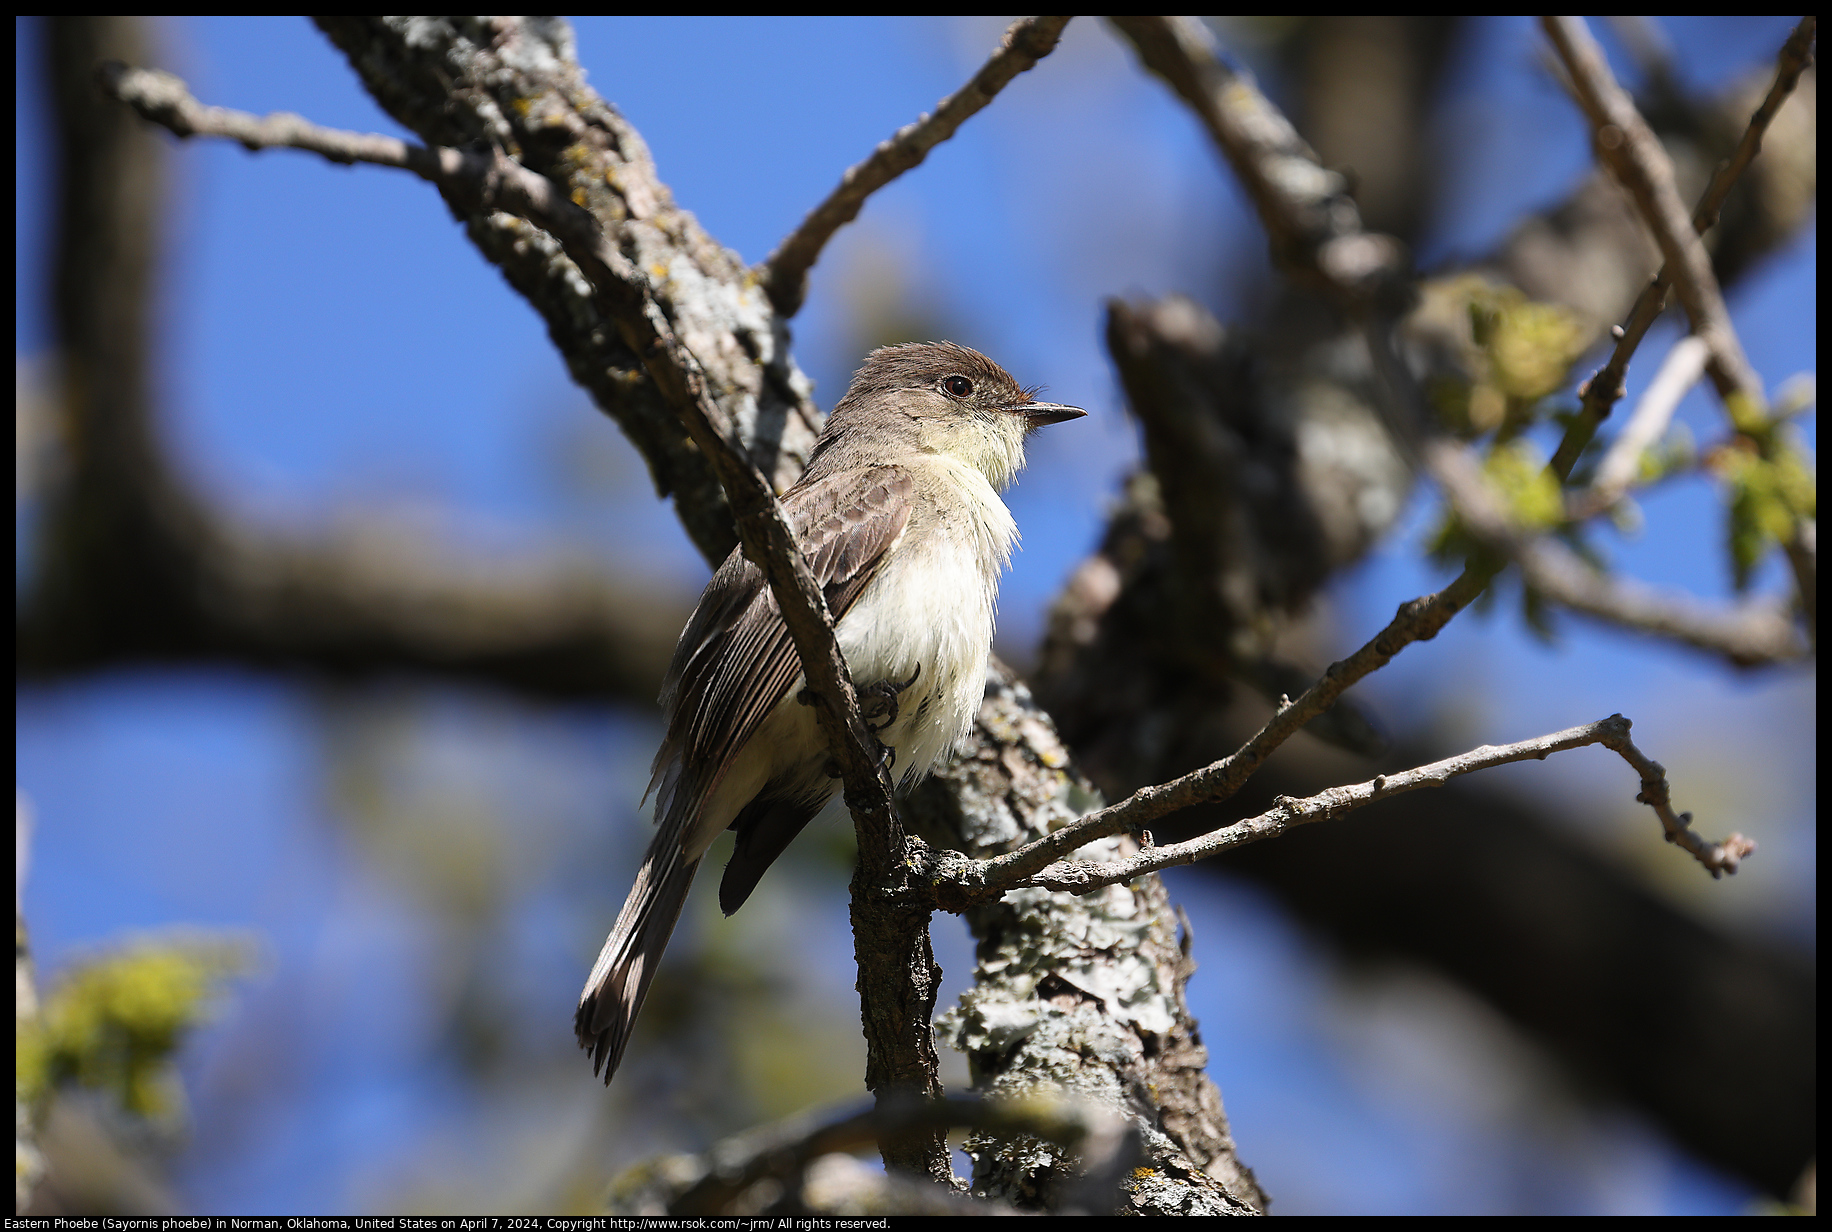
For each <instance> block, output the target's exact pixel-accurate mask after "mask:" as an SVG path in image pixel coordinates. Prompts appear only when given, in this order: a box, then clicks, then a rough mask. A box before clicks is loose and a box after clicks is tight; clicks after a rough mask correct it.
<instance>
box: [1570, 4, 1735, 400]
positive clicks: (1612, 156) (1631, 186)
mask: <svg viewBox="0 0 1832 1232" xmlns="http://www.w3.org/2000/svg"><path fill="white" fill-rule="evenodd" d="M1540 24H1541V26H1542V27H1544V29H1545V31H1546V35H1547V37H1548V38H1550V39H1551V40H1552V45H1553V46H1554V47H1555V48H1556V49H1557V50H1558V53H1559V58H1560V59H1561V60H1562V61H1563V62H1564V65H1565V70H1566V72H1567V73H1568V74H1569V75H1570V79H1571V86H1572V89H1573V90H1574V91H1575V92H1576V94H1577V99H1578V104H1579V105H1580V106H1581V107H1583V109H1584V113H1585V115H1586V116H1588V117H1589V119H1590V124H1591V129H1592V132H1593V135H1594V139H1595V145H1596V149H1597V156H1598V157H1599V158H1600V159H1601V160H1602V161H1603V162H1604V163H1605V164H1606V165H1607V166H1608V167H1609V169H1610V171H1611V172H1612V173H1614V175H1615V177H1616V179H1617V181H1618V182H1619V183H1621V185H1622V186H1623V187H1624V188H1626V189H1627V190H1628V193H1629V196H1630V197H1632V198H1634V201H1635V205H1636V208H1637V209H1639V210H1640V212H1641V216H1642V218H1643V220H1644V221H1646V223H1647V225H1648V230H1649V231H1651V232H1652V233H1653V236H1654V242H1655V243H1656V244H1658V245H1659V247H1660V254H1661V256H1662V258H1664V259H1665V261H1666V267H1667V269H1668V270H1670V271H1671V272H1672V278H1673V288H1674V290H1675V292H1676V293H1677V294H1678V295H1679V302H1680V303H1681V304H1682V305H1684V306H1685V309H1686V316H1687V317H1688V318H1689V319H1690V320H1691V322H1692V332H1693V333H1695V334H1697V335H1698V336H1699V337H1700V338H1703V339H1704V340H1705V343H1706V344H1707V345H1708V346H1709V347H1710V348H1711V362H1710V364H1709V371H1710V373H1711V379H1712V382H1713V383H1714V384H1715V385H1716V386H1717V389H1718V392H1719V394H1721V395H1722V396H1724V397H1726V398H1728V397H1731V396H1732V395H1736V394H1741V395H1742V396H1743V397H1746V398H1748V399H1750V400H1751V403H1752V405H1754V406H1761V405H1762V404H1763V403H1764V401H1765V400H1766V399H1765V398H1764V397H1763V389H1762V381H1761V378H1759V377H1758V376H1757V375H1756V372H1755V369H1753V368H1751V367H1750V365H1749V358H1748V357H1747V356H1746V355H1744V353H1743V344H1742V342H1741V341H1740V340H1739V339H1738V338H1737V335H1736V330H1735V329H1734V328H1733V327H1732V326H1731V323H1730V312H1729V310H1728V309H1727V308H1726V307H1725V306H1724V294H1723V291H1722V290H1720V289H1719V287H1718V283H1717V275H1716V274H1714V273H1713V272H1712V270H1711V255H1710V254H1709V253H1707V252H1706V251H1705V245H1704V242H1703V241H1702V240H1700V239H1699V235H1698V232H1697V231H1696V230H1694V229H1693V226H1692V220H1691V218H1690V216H1689V215H1688V213H1687V211H1686V207H1685V203H1684V202H1682V201H1681V200H1680V199H1679V188H1678V186H1677V182H1676V180H1675V176H1674V172H1673V160H1672V159H1671V158H1669V157H1668V156H1667V152H1666V149H1665V148H1664V147H1663V146H1662V145H1661V144H1660V138H1659V137H1657V136H1655V135H1654V130H1653V129H1652V128H1650V127H1649V126H1648V122H1647V121H1646V120H1645V119H1643V118H1642V116H1641V112H1640V111H1639V109H1637V108H1636V106H1635V100H1634V99H1633V98H1631V97H1629V93H1628V91H1627V90H1624V89H1623V88H1622V87H1621V86H1620V85H1619V84H1617V82H1616V79H1615V76H1614V74H1612V73H1611V72H1610V70H1609V62H1608V61H1607V60H1606V59H1605V58H1604V55H1603V49H1602V48H1601V47H1600V46H1598V45H1597V41H1596V40H1595V39H1594V38H1592V37H1591V34H1590V29H1589V27H1587V26H1586V25H1585V24H1584V20H1583V18H1581V17H1552V16H1548V17H1542V18H1540Z"/></svg>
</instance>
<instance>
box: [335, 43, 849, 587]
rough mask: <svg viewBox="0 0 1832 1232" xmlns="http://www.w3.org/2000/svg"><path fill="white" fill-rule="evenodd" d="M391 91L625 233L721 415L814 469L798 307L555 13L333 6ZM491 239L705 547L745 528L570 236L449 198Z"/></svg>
mask: <svg viewBox="0 0 1832 1232" xmlns="http://www.w3.org/2000/svg"><path fill="white" fill-rule="evenodd" d="M316 20H317V23H318V26H319V28H320V29H321V30H323V31H324V32H325V34H326V35H327V36H328V37H329V38H330V39H331V41H332V42H333V43H334V44H336V46H337V47H338V48H339V49H340V50H341V51H343V52H344V54H345V55H346V56H347V57H348V58H349V60H350V64H351V66H352V67H353V68H354V69H355V70H356V72H357V74H358V75H359V77H360V78H361V80H362V81H363V84H364V85H365V86H367V87H368V89H369V92H370V93H371V94H372V95H374V96H375V98H376V100H377V101H378V102H379V103H381V105H382V107H383V108H384V109H385V110H386V111H388V113H389V114H390V115H392V116H394V118H395V119H397V120H399V121H400V122H401V123H402V124H404V125H406V126H407V128H408V129H409V130H410V131H412V132H413V133H415V134H416V135H418V136H419V138H420V139H421V141H423V142H424V143H425V144H426V145H428V146H443V147H447V148H450V149H464V150H468V149H470V148H472V147H473V146H476V147H478V148H481V149H487V150H496V151H500V152H501V153H502V154H503V155H504V156H505V157H506V158H508V159H510V160H512V161H513V162H515V163H516V164H519V165H520V166H521V167H523V168H525V169H526V170H528V171H530V172H532V173H534V175H536V176H539V177H541V178H544V179H547V180H549V181H550V182H551V183H552V184H553V185H554V186H555V189H554V195H555V197H556V198H558V199H559V200H562V201H568V202H573V203H576V204H578V205H579V206H580V207H581V208H583V209H584V210H585V211H587V212H588V213H590V214H591V216H592V217H594V218H595V219H597V220H598V222H599V223H600V224H601V225H602V226H603V227H604V228H605V230H606V233H607V234H609V235H611V236H612V237H613V239H614V246H615V247H616V248H617V250H618V251H619V252H620V253H622V254H623V256H624V257H625V259H626V260H627V261H628V262H629V263H630V265H631V266H632V267H633V268H634V269H636V270H638V271H641V272H642V273H643V274H644V276H645V277H646V278H647V279H648V280H649V289H650V292H651V293H652V295H653V297H654V299H655V302H656V304H657V305H658V307H659V309H660V311H661V313H662V315H663V316H665V317H666V318H667V319H668V321H669V323H670V326H671V328H672V329H673V331H674V333H675V335H676V336H677V337H678V338H679V339H680V341H681V343H682V345H683V346H684V347H685V348H686V349H687V350H688V351H690V352H691V353H692V354H693V355H694V357H695V358H696V359H697V360H698V362H699V364H700V367H701V370H702V371H703V372H704V373H705V374H706V378H707V384H708V390H709V393H710V395H711V397H712V399H713V401H714V403H715V404H716V405H717V407H718V410H719V419H720V420H721V422H722V423H723V424H725V425H726V426H727V427H728V428H729V429H730V431H731V432H732V434H733V435H734V436H735V437H736V438H737V439H738V440H741V441H742V442H743V443H744V447H745V450H746V452H747V453H748V454H749V456H750V459H751V461H752V462H753V463H754V464H755V465H756V466H757V468H758V469H759V470H761V471H762V472H763V473H764V475H765V476H766V477H768V479H769V481H770V485H771V487H772V488H774V489H775V490H776V491H778V492H781V491H784V490H786V489H787V488H788V486H789V485H790V484H791V483H793V482H794V481H795V480H796V478H798V477H799V476H800V474H801V471H802V468H803V467H804V466H805V465H806V463H807V459H808V455H809V453H810V452H811V451H812V449H813V447H814V440H815V437H816V436H817V435H818V433H819V429H820V425H821V422H822V415H821V413H820V411H819V410H818V409H817V408H816V407H815V405H814V403H813V400H812V397H811V395H810V388H809V384H808V381H807V379H806V378H805V377H804V376H803V375H802V374H801V372H800V370H799V369H797V368H796V366H795V362H794V360H793V358H792V357H791V356H790V354H789V335H788V327H787V324H786V322H785V321H784V320H783V319H782V318H781V317H780V316H779V315H778V314H777V313H776V311H775V310H774V308H773V307H772V306H771V305H770V302H769V298H768V297H767V296H766V295H765V294H764V291H763V289H762V287H761V286H760V285H759V284H758V282H757V280H756V278H755V277H754V276H752V275H751V274H750V272H749V271H748V269H747V268H746V267H745V265H744V264H743V262H742V261H740V260H739V259H738V257H737V255H736V254H735V253H732V252H731V251H729V250H728V249H726V248H724V247H722V246H721V245H719V244H718V243H717V242H716V241H714V240H713V239H712V237H710V236H709V235H707V234H706V232H705V231H704V230H703V229H702V228H701V227H700V225H699V223H698V222H697V221H696V220H695V219H694V218H693V216H692V215H691V214H689V213H687V212H686V211H685V210H682V209H680V208H679V207H678V206H677V205H676V204H675V202H674V199H673V196H672V194H671V193H670V192H669V191H668V188H667V186H666V185H664V184H663V183H662V182H661V180H660V179H659V178H658V177H657V175H656V172H655V164H654V161H653V160H652V159H651V158H650V156H649V151H648V148H647V146H646V145H645V144H644V143H643V140H642V137H641V135H640V134H638V133H637V132H636V130H635V129H634V128H633V127H631V126H630V124H629V123H628V122H627V121H626V120H625V119H624V118H623V116H622V115H620V114H619V113H618V112H617V110H616V108H614V107H613V106H611V104H609V103H608V102H606V101H605V100H604V99H603V98H602V97H601V96H599V94H598V93H597V92H596V91H595V90H593V89H592V88H591V87H590V86H589V85H587V84H586V81H585V75H584V72H583V70H582V69H581V68H580V66H579V63H578V59H577V56H576V54H575V47H574V43H573V35H572V28H571V27H570V26H569V25H568V24H567V23H566V22H565V21H563V20H560V19H558V18H516V17H479V18H470V17H451V18H445V17H320V18H317V19H316ZM451 204H452V208H453V212H454V213H455V214H456V215H457V217H458V218H459V220H460V221H461V222H463V223H464V225H465V227H466V228H467V230H468V232H469V234H470V237H471V240H472V242H473V243H475V244H476V245H477V247H478V248H479V250H480V251H481V252H482V253H483V255H484V256H485V257H486V258H487V259H488V260H490V261H491V262H492V263H494V264H495V265H497V266H498V267H499V268H500V269H501V270H502V271H503V274H504V277H506V278H507V279H508V280H509V283H510V285H511V286H513V287H514V288H515V289H516V290H517V291H518V292H519V293H520V294H521V295H522V296H524V297H525V298H526V299H527V300H528V301H529V303H530V304H531V305H533V307H534V308H535V310H536V311H537V312H539V313H540V315H541V317H542V318H543V319H544V320H545V321H546V323H547V330H548V334H549V336H550V337H551V338H552V340H553V343H554V345H555V347H556V348H557V349H558V350H559V352H560V355H561V357H562V358H563V359H564V360H565V361H566V364H567V367H568V368H569V369H570V370H571V372H572V374H573V378H574V379H575V380H577V381H578V382H579V383H580V385H581V386H583V387H584V388H585V390H586V391H587V392H588V393H590V394H591V396H592V398H593V400H594V401H595V402H596V403H597V405H598V407H599V409H600V410H602V411H603V412H604V413H605V414H607V415H609V416H610V417H611V418H612V419H614V420H616V421H617V423H618V424H619V426H620V427H622V429H623V430H624V433H625V434H626V435H627V436H628V437H629V438H630V440H631V441H632V442H633V443H634V444H635V445H636V446H637V448H638V449H639V450H640V451H641V452H642V454H643V456H644V457H645V459H647V461H648V463H649V467H650V471H651V473H652V474H653V476H654V478H655V483H656V487H657V490H658V491H660V492H661V493H663V494H664V495H672V496H673V497H674V498H675V506H676V509H677V511H678V513H679V515H680V518H681V522H682V524H683V525H684V526H685V527H686V528H687V532H688V534H689V535H690V536H691V537H692V538H693V541H694V543H695V545H696V546H698V547H699V549H700V551H701V553H702V555H704V556H705V557H706V559H707V560H708V561H709V562H711V563H714V564H717V563H718V562H719V561H721V560H723V559H724V558H725V555H726V553H728V552H729V551H730V550H731V549H732V547H733V545H734V544H736V542H737V535H736V533H735V531H734V529H733V526H732V521H731V514H730V513H729V512H728V511H727V509H726V507H725V501H724V496H723V493H722V491H721V489H720V487H719V484H718V481H717V478H716V477H715V475H714V474H713V471H712V469H711V464H710V462H709V461H708V459H707V458H706V457H705V455H703V454H702V453H701V452H700V451H699V449H698V448H696V447H695V446H694V445H693V443H692V441H691V440H690V438H689V437H688V435H687V432H686V431H685V429H684V428H683V426H682V424H681V421H680V419H679V417H678V415H677V412H676V407H677V405H678V401H677V400H675V399H671V398H670V397H669V395H668V393H667V392H666V391H664V390H662V389H661V388H660V387H658V386H657V385H656V383H655V381H654V380H653V379H652V374H651V373H650V372H649V371H648V367H647V362H646V361H647V358H648V357H646V356H642V355H639V354H637V353H636V352H634V351H632V350H631V349H630V346H629V345H628V343H627V342H626V340H625V339H624V337H623V334H622V331H621V330H620V329H619V328H618V327H617V324H616V322H615V321H614V320H612V319H610V318H608V317H607V316H606V314H605V312H604V311H603V309H602V308H601V307H600V306H599V304H598V303H597V302H596V297H597V294H598V291H597V290H596V289H595V288H594V287H593V285H592V284H591V283H590V282H588V281H587V280H586V279H585V278H584V277H583V276H582V275H581V274H580V271H579V268H578V266H577V265H576V264H575V263H574V262H573V260H572V259H571V258H570V257H568V256H567V255H566V253H565V252H564V251H563V249H562V246H561V243H560V241H559V240H558V239H557V238H555V237H554V236H553V235H551V234H550V233H547V232H545V231H544V230H543V229H542V228H540V227H536V226H534V225H533V224H531V223H529V222H527V221H526V220H525V219H523V218H521V217H518V216H515V215H511V214H506V213H500V212H496V211H492V210H483V209H474V208H470V207H469V206H468V205H467V204H466V203H465V202H464V201H462V200H455V201H452V202H451Z"/></svg>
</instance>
